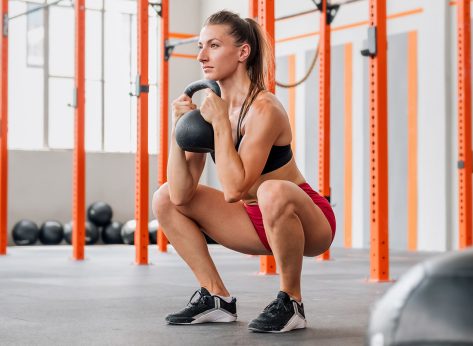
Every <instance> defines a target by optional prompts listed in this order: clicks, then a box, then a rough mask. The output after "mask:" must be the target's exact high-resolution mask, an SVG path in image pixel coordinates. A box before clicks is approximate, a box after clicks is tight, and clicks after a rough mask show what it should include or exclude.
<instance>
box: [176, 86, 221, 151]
mask: <svg viewBox="0 0 473 346" xmlns="http://www.w3.org/2000/svg"><path fill="white" fill-rule="evenodd" d="M206 88H209V89H211V90H212V91H213V92H214V93H215V94H217V95H218V96H220V95H221V93H220V87H219V86H218V84H217V82H215V81H212V80H207V79H202V80H198V81H196V82H193V83H191V84H189V85H188V86H187V87H186V89H185V90H184V94H186V95H187V96H189V97H192V95H194V93H195V92H197V91H199V90H202V89H206ZM176 142H177V144H178V145H179V146H180V147H181V149H182V150H185V151H191V152H194V153H211V152H213V151H214V131H213V128H212V125H211V124H209V123H208V122H206V121H205V120H204V118H203V117H202V114H200V110H199V109H194V110H192V111H190V112H187V113H186V114H184V115H183V116H182V117H181V118H180V119H179V120H178V121H177V123H176Z"/></svg>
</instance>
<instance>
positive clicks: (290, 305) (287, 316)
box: [248, 291, 307, 333]
mask: <svg viewBox="0 0 473 346" xmlns="http://www.w3.org/2000/svg"><path fill="white" fill-rule="evenodd" d="M306 325H307V322H306V320H305V314H304V305H303V304H302V303H298V302H296V301H295V300H293V299H291V298H290V297H289V295H288V294H287V293H286V292H283V291H279V293H278V296H277V298H276V299H275V300H273V301H272V302H271V303H270V304H269V305H268V306H267V307H265V308H264V310H263V312H262V313H261V314H260V315H259V316H258V317H257V318H255V319H254V320H253V321H251V322H250V324H248V329H250V330H252V331H254V332H264V333H284V332H288V331H290V330H293V329H301V328H305V327H306Z"/></svg>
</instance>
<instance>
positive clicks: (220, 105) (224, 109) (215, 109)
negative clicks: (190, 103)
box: [200, 89, 228, 124]
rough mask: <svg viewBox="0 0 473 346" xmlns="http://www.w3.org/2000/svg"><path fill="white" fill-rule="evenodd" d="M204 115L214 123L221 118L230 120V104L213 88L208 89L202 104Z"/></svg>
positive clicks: (201, 111)
mask: <svg viewBox="0 0 473 346" xmlns="http://www.w3.org/2000/svg"><path fill="white" fill-rule="evenodd" d="M200 113H201V114H202V117H203V118H204V119H205V121H207V122H208V123H210V124H214V123H216V122H218V121H220V120H223V119H227V120H228V105H227V103H226V102H225V101H224V100H223V99H222V98H221V97H218V96H217V95H216V94H215V93H214V92H213V91H212V90H210V89H207V97H206V98H205V99H204V102H202V104H201V106H200Z"/></svg>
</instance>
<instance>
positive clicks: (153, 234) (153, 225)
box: [148, 219, 159, 244]
mask: <svg viewBox="0 0 473 346" xmlns="http://www.w3.org/2000/svg"><path fill="white" fill-rule="evenodd" d="M158 228H159V224H158V220H156V219H155V220H151V221H150V222H149V223H148V232H149V243H150V244H156V242H157V241H158V240H157V239H158Z"/></svg>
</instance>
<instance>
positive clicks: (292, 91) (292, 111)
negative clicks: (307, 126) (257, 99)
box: [288, 54, 296, 155]
mask: <svg viewBox="0 0 473 346" xmlns="http://www.w3.org/2000/svg"><path fill="white" fill-rule="evenodd" d="M288 70H289V71H288V75H289V77H288V83H290V84H291V83H295V81H296V56H295V55H294V54H291V55H289V57H288ZM288 93H289V97H288V99H289V102H288V113H289V123H290V124H291V131H292V142H291V147H292V151H293V152H294V155H295V153H296V88H289V89H288Z"/></svg>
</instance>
